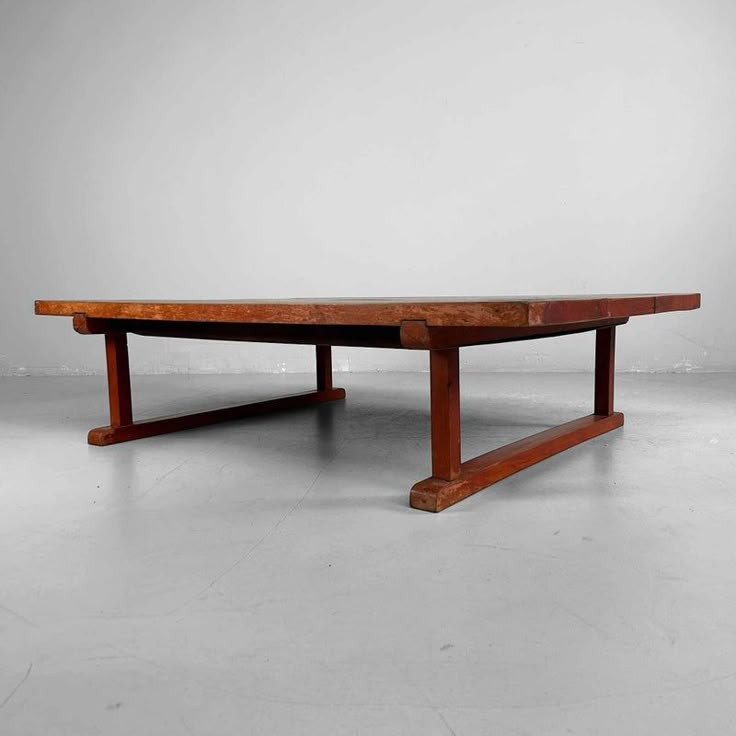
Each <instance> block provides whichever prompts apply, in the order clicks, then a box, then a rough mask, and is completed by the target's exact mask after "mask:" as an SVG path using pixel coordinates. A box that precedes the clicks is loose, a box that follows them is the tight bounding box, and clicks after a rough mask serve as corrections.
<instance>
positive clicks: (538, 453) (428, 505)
mask: <svg viewBox="0 0 736 736" xmlns="http://www.w3.org/2000/svg"><path fill="white" fill-rule="evenodd" d="M623 423H624V415H623V414H621V413H620V412H614V413H613V414H611V415H610V416H600V415H598V414H590V415H589V416H587V417H581V418H580V419H575V420H573V421H572V422H567V423H565V424H560V425H559V426H557V427H552V428H551V429H547V430H545V431H544V432H539V433H537V434H534V435H532V436H531V437H525V438H524V439H522V440H518V441H517V442H512V443H511V444H509V445H505V446H504V447H500V448H498V449H497V450H491V451H490V452H486V453H484V454H483V455H479V456H478V457H475V458H473V459H472V460H468V461H467V462H464V463H461V465H460V470H459V473H458V475H457V477H456V478H455V479H454V480H443V479H442V478H435V477H429V478H425V479H424V480H421V481H419V482H418V483H416V484H415V485H414V486H413V487H412V489H411V495H410V504H411V506H412V507H413V508H415V509H422V510H424V511H442V509H445V508H447V507H448V506H452V504H454V503H457V502H458V501H461V500H462V499H464V498H467V497H468V496H471V495H472V494H474V493H477V492H478V491H480V490H482V489H484V488H486V487H488V486H490V485H492V484H493V483H496V482H497V481H499V480H502V479H503V478H506V477H508V476H509V475H513V474H514V473H516V472H518V471H519V470H523V469H524V468H528V467H529V466H530V465H534V464H535V463H538V462H540V461H541V460H546V459H547V458H548V457H551V456H552V455H556V454H557V453H558V452H562V451H563V450H567V449H569V448H570V447H574V446H575V445H578V444H580V443H581V442H585V440H589V439H592V438H593V437H597V436H598V435H600V434H604V433H605V432H610V431H611V430H612V429H616V428H617V427H620V426H622V425H623Z"/></svg>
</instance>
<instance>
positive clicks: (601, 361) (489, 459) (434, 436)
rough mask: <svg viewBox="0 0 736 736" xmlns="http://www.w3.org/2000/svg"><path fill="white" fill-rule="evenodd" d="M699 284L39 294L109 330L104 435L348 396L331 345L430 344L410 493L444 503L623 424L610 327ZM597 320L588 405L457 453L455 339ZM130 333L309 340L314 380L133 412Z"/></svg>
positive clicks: (427, 505)
mask: <svg viewBox="0 0 736 736" xmlns="http://www.w3.org/2000/svg"><path fill="white" fill-rule="evenodd" d="M699 306H700V295H699V294H624V295H620V294H617V295H598V296H587V295H586V296H562V297H444V298H425V299H418V298H417V299H317V300H304V299H294V300H275V301H265V300H252V301H214V302H184V301H176V302H173V301H172V302H166V301H159V302H141V301H38V302H36V307H35V309H36V313H37V314H50V315H62V316H71V317H73V322H74V329H75V330H76V331H77V332H79V333H81V334H85V335H92V334H102V335H104V336H105V346H106V354H107V370H108V389H109V399H110V425H109V426H106V427H98V428H97V429H93V430H91V431H90V433H89V436H88V439H89V442H90V443H91V444H96V445H107V444H113V443H116V442H125V441H128V440H133V439H140V438H142V437H151V436H153V435H158V434H164V433H167V432H175V431H179V430H183V429H190V428H193V427H201V426H204V425H208V424H213V423H215V422H223V421H229V420H233V419H239V418H242V417H248V416H254V415H257V414H263V413H266V412H271V411H280V410H283V409H292V408H297V407H301V406H308V405H311V404H318V403H322V402H325V401H335V400H339V399H342V398H344V397H345V391H344V390H343V389H341V388H333V385H332V352H331V346H333V345H347V346H364V347H383V348H385V347H388V348H399V349H408V350H427V351H429V359H430V389H431V392H430V393H431V447H432V476H430V477H429V478H426V479H425V480H423V481H420V482H419V483H416V484H415V485H414V487H413V488H412V491H411V495H410V503H411V505H412V506H413V507H415V508H418V509H424V510H427V511H441V510H442V509H444V508H447V507H448V506H450V505H452V504H454V503H457V502H458V501H460V500H462V499H463V498H465V497H467V496H469V495H471V494H473V493H476V492H477V491H479V490H481V489H482V488H485V487H487V486H489V485H491V484H493V483H495V482H497V481H499V480H501V479H502V478H505V477H507V476H509V475H511V474H512V473H516V472H517V471H519V470H522V469H523V468H526V467H528V466H529V465H532V464H534V463H537V462H539V461H540V460H543V459H545V458H548V457H550V456H551V455H554V454H556V453H558V452H561V451H563V450H565V449H568V448H570V447H572V446H574V445H576V444H579V443H580V442H583V441H585V440H588V439H591V438H593V437H596V436H598V435H600V434H602V433H604V432H609V431H611V430H612V429H616V428H617V427H620V426H621V425H622V424H623V414H621V413H619V412H615V411H614V409H613V390H614V362H615V338H616V327H617V326H620V325H623V324H625V323H626V322H627V321H628V320H629V318H630V317H633V316H636V315H643V314H655V313H659V312H668V311H679V310H688V309H697V308H698V307H699ZM585 331H595V332H596V341H595V390H594V413H593V414H591V415H590V416H586V417H582V418H580V419H575V420H573V421H571V422H567V423H566V424H562V425H560V426H558V427H553V428H551V429H548V430H545V431H544V432H540V433H538V434H535V435H533V436H531V437H527V438H526V439H523V440H519V441H518V442H513V443H511V444H510V445H506V446H505V447H501V448H499V449H497V450H492V451H491V452H487V453H485V454H483V455H480V456H478V457H476V458H474V459H472V460H468V461H467V462H462V459H461V454H460V383H459V380H460V371H459V348H460V347H463V346H467V345H484V344H493V343H502V342H511V341H515V340H530V339H536V338H543V337H560V336H563V335H570V334H575V333H579V332H585ZM127 333H134V334H139V335H146V336H159V337H185V338H198V339H209V340H237V341H254V342H276V343H278V342H281V343H298V344H307V345H315V360H316V382H317V390H316V391H310V392H307V393H304V394H296V395H293V396H287V397H282V398H277V399H271V400H268V401H260V402H256V403H252V404H244V405H241V406H233V407H227V408H224V409H215V410H212V411H203V412H198V413H195V414H186V415H180V416H171V417H162V418H158V419H150V420H146V421H139V422H135V421H133V412H132V400H131V391H130V371H129V366H128V347H127V337H126V335H127Z"/></svg>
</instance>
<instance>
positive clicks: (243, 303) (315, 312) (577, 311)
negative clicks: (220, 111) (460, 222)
mask: <svg viewBox="0 0 736 736" xmlns="http://www.w3.org/2000/svg"><path fill="white" fill-rule="evenodd" d="M699 306H700V294H695V293H682V294H676V293H675V294H673V293H668V294H597V295H574V296H472V297H471V296H468V297H465V296H464V297H401V298H388V297H386V298H383V297H382V298H342V297H341V298H334V299H274V300H268V299H250V300H215V301H139V300H135V301H79V300H77V301H60V300H58V301H57V300H39V301H37V302H36V314H47V315H58V316H67V317H70V316H73V315H75V314H84V315H86V316H87V317H94V318H100V319H141V320H166V321H176V322H180V321H185V322H242V323H263V324H274V323H277V324H311V325H397V326H398V325H400V324H401V323H402V322H404V321H406V320H423V321H425V322H426V323H427V324H428V325H437V326H460V325H466V326H470V325H472V326H489V327H491V326H493V327H522V326H531V325H556V324H560V325H563V324H570V323H573V322H586V321H594V320H601V319H608V318H611V319H616V318H621V317H632V316H635V315H641V314H654V313H657V312H673V311H679V310H685V309H697V308H698V307H699Z"/></svg>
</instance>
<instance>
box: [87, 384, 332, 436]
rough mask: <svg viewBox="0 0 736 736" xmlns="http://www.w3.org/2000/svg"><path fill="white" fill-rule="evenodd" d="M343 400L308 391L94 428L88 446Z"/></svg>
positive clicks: (321, 392)
mask: <svg viewBox="0 0 736 736" xmlns="http://www.w3.org/2000/svg"><path fill="white" fill-rule="evenodd" d="M344 398H345V389H342V388H330V389H324V390H320V391H308V392H306V393H301V394H291V395H289V396H281V397H279V398H276V399H268V400H266V401H256V402H254V403H251V404H241V405H239V406H228V407H225V408H223V409H211V410H208V411H200V412H196V413H194V414H178V415H175V416H170V417H158V418H156V419H146V420H142V421H139V422H131V423H130V424H123V425H118V426H107V427H96V428H95V429H92V430H90V432H89V434H88V435H87V441H88V442H89V444H90V445H114V444H115V443H117V442H128V441H130V440H139V439H143V438H144V437H153V436H155V435H157V434H168V433H169V432H179V431H181V430H183V429H194V428H195V427H205V426H207V425H208V424H217V423H219V422H230V421H232V420H234V419H243V418H244V417H252V416H258V415H259V414H268V413H270V412H274V411H284V410H286V409H297V408H300V407H303V406H311V405H313V404H322V403H324V402H326V401H337V400H339V399H344Z"/></svg>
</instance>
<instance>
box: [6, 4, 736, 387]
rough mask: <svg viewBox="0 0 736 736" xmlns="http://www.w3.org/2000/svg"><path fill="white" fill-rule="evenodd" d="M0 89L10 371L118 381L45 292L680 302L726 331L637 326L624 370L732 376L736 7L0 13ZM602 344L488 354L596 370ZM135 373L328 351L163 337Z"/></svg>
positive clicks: (156, 7)
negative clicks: (586, 296) (696, 305)
mask: <svg viewBox="0 0 736 736" xmlns="http://www.w3.org/2000/svg"><path fill="white" fill-rule="evenodd" d="M0 70H1V73H0V248H1V253H2V262H1V264H0V268H2V282H1V285H2V288H1V289H0V310H1V312H2V320H1V321H0V374H25V373H31V374H54V373H57V374H65V373H71V374H74V373H87V372H99V371H100V370H101V369H102V367H103V350H102V344H101V339H100V338H98V339H95V340H93V339H90V338H84V337H80V336H77V335H75V334H74V333H73V332H72V330H71V325H70V323H69V321H68V320H61V319H53V318H43V317H34V316H33V314H32V312H33V300H34V299H36V298H171V299H176V298H183V299H184V298H186V299H197V298H203V299H207V298H248V297H253V298H269V297H273V298H277V297H295V296H301V297H309V296H391V295H406V296H416V295H488V294H531V293H542V294H555V293H558V294H560V293H561V294H574V293H584V292H592V293H604V292H642V291H645V292H649V291H678V290H680V291H696V290H697V291H701V292H702V293H703V307H702V309H701V310H700V311H699V312H694V313H682V314H677V315H662V316H658V317H654V318H638V319H637V318H634V319H633V320H632V321H631V323H630V324H629V326H627V327H626V328H625V329H624V330H622V331H621V337H620V340H619V356H618V367H619V369H621V370H641V371H686V370H705V371H718V370H733V369H734V368H736V332H735V328H734V321H733V307H732V304H733V302H732V299H731V293H732V286H731V284H732V279H733V272H734V266H736V254H735V253H734V245H735V241H736V227H735V226H734V214H733V213H734V200H735V197H736V137H735V136H734V130H735V129H736V74H734V72H735V71H736V4H734V3H733V2H731V1H730V0H720V1H716V0H710V1H703V0H697V1H696V0H686V1H680V2H677V1H668V2H664V1H661V2H651V1H647V0H620V1H619V2H615V3H614V2H610V1H609V2H600V1H598V0H593V1H591V0H586V1H578V2H575V1H570V0H559V1H557V2H554V3H552V2H546V1H545V0H529V1H526V2H483V1H480V0H472V1H466V2H463V1H457V0H455V1H453V2H431V1H429V2H428V1H427V0H421V1H420V0H410V1H408V2H407V1H404V2H400V1H399V2H396V1H395V0H392V1H391V2H364V1H363V2H344V1H340V2H293V1H292V2H260V3H257V2H222V1H221V2H212V1H207V2H193V1H192V0H176V2H173V1H170V2H151V1H150V0H146V1H145V2H133V1H130V0H128V1H127V2H124V3H121V2H110V1H105V0H95V1H94V2H92V1H89V2H86V1H82V0H65V1H58V0H57V1H54V2H37V1H33V0H20V1H11V2H8V1H7V0H0ZM591 348H592V338H591V336H590V335H583V336H577V337H570V338H562V339H559V340H545V341H541V342H539V343H521V344H517V345H510V346H501V347H495V348H474V349H472V350H466V351H464V356H463V360H464V365H465V367H466V368H470V369H477V370H571V369H575V370H578V369H580V370H586V369H589V368H590V366H591V362H592V350H591ZM132 363H133V369H134V371H136V372H139V373H161V372H185V371H189V372H195V373H196V372H212V373H217V372H248V371H285V370H294V371H302V370H310V369H311V367H312V351H311V350H310V349H309V348H305V347H294V346H269V345H232V344H226V345H221V344H217V343H187V342H185V341H166V340H153V339H143V338H140V339H135V340H134V341H133V346H132ZM335 363H336V367H337V368H338V369H340V370H377V369H386V370H392V369H393V370H411V369H425V368H426V356H425V355H417V354H410V353H406V352H385V351H373V350H359V349H337V350H336V352H335Z"/></svg>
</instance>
